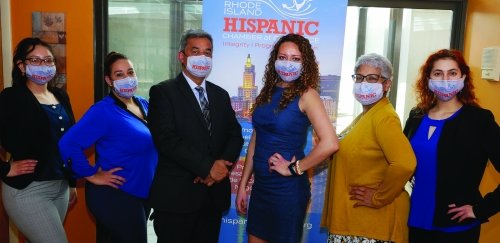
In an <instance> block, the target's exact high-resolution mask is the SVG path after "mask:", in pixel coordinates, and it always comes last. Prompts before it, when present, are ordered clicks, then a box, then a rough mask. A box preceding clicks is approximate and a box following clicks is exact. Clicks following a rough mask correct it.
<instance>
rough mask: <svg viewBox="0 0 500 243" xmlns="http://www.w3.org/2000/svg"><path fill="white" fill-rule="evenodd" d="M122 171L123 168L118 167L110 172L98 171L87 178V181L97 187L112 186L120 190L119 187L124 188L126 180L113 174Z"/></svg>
mask: <svg viewBox="0 0 500 243" xmlns="http://www.w3.org/2000/svg"><path fill="white" fill-rule="evenodd" d="M120 170H123V168H120V167H117V168H113V169H111V170H108V171H105V170H99V171H97V173H95V174H93V175H91V176H87V177H85V179H87V180H88V181H90V182H92V183H93V184H95V185H100V186H110V187H113V188H116V189H118V187H120V186H122V185H123V183H125V178H123V177H121V176H119V175H115V174H113V173H115V172H117V171H120Z"/></svg>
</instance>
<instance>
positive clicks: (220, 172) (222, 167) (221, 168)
mask: <svg viewBox="0 0 500 243" xmlns="http://www.w3.org/2000/svg"><path fill="white" fill-rule="evenodd" d="M232 164H233V163H231V162H229V161H227V160H222V159H218V160H216V161H215V163H214V165H213V166H212V169H210V174H209V175H208V177H211V179H213V180H214V181H215V182H220V181H222V179H224V178H226V177H227V176H228V175H229V170H228V169H227V168H228V167H229V166H231V165H232ZM208 177H207V178H205V180H207V179H209V178H208Z"/></svg>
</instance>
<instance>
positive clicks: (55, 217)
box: [0, 38, 76, 243]
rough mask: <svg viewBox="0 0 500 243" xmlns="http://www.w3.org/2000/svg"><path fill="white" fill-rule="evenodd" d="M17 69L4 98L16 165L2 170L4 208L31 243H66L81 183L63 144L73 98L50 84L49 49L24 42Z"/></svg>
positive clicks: (1, 109) (5, 136)
mask: <svg viewBox="0 0 500 243" xmlns="http://www.w3.org/2000/svg"><path fill="white" fill-rule="evenodd" d="M13 64H14V65H13V66H14V67H13V70H12V82H13V84H12V87H10V88H6V89H4V90H3V91H2V93H0V114H1V116H2V119H0V139H1V146H2V148H3V149H4V150H5V151H7V152H8V153H9V154H10V155H11V158H13V160H15V161H14V162H10V163H1V166H0V176H1V178H2V181H3V183H2V200H3V204H4V207H5V210H6V211H7V214H8V215H9V217H10V219H11V220H12V221H13V222H14V224H15V225H16V226H17V228H18V229H19V230H20V231H21V232H22V233H23V234H24V235H25V236H26V238H27V239H28V240H29V241H30V242H31V243H46V242H51V243H59V242H61V243H65V242H68V240H67V237H66V234H65V232H64V227H63V221H64V218H65V216H66V211H67V209H68V207H69V205H70V204H72V203H74V202H75V200H76V190H75V188H74V186H75V184H76V183H75V181H74V180H73V179H70V178H69V176H68V173H67V172H66V170H65V169H64V167H63V164H64V163H63V161H62V159H61V156H60V155H59V149H58V147H57V142H58V140H59V138H60V137H61V136H62V135H63V134H64V132H65V131H67V130H68V129H69V128H70V127H71V125H73V124H74V122H75V120H74V117H73V112H72V109H71V105H70V102H69V98H68V95H67V94H66V92H65V91H64V90H62V89H59V88H55V87H50V85H49V84H48V82H49V81H50V80H52V79H53V78H54V76H55V74H56V66H55V57H54V55H53V52H52V51H51V48H50V46H49V45H48V44H47V43H45V42H43V41H41V40H40V39H38V38H25V39H23V40H22V41H21V42H19V44H18V45H17V47H16V50H15V52H14V58H13ZM11 160H12V159H11ZM69 186H72V188H71V189H70V187H69Z"/></svg>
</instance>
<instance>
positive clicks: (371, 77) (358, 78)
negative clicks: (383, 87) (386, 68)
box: [351, 74, 386, 83]
mask: <svg viewBox="0 0 500 243" xmlns="http://www.w3.org/2000/svg"><path fill="white" fill-rule="evenodd" d="M351 77H352V80H353V81H354V82H356V83H361V82H363V80H364V79H366V82H368V83H376V82H378V80H379V79H380V78H382V79H384V80H386V78H384V77H382V76H380V75H378V74H368V75H366V76H364V75H361V74H353V75H352V76H351Z"/></svg>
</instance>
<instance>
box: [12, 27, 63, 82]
mask: <svg viewBox="0 0 500 243" xmlns="http://www.w3.org/2000/svg"><path fill="white" fill-rule="evenodd" d="M36 46H43V47H45V48H47V49H48V50H49V52H50V53H51V54H52V56H54V52H53V51H52V48H51V47H50V45H49V44H47V43H46V42H44V41H42V40H40V38H36V37H27V38H24V39H22V40H21V41H20V42H19V43H18V44H17V46H16V49H15V50H14V57H13V58H12V64H13V66H12V86H19V85H26V81H27V80H28V78H26V75H24V73H23V72H22V71H21V69H20V68H19V66H18V65H19V63H21V62H25V61H26V57H27V56H28V54H30V53H31V52H32V51H33V50H35V47H36Z"/></svg>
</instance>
